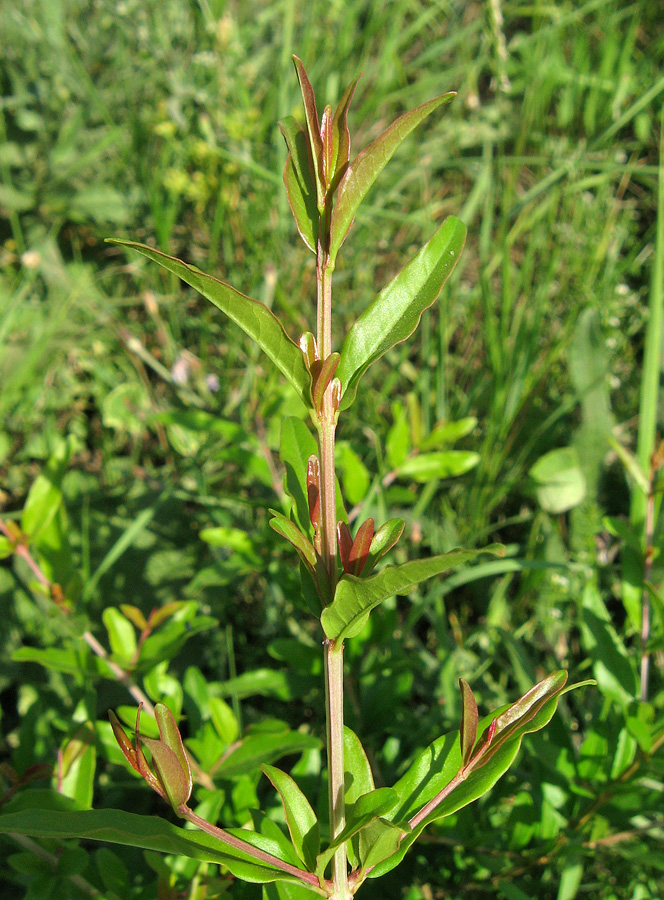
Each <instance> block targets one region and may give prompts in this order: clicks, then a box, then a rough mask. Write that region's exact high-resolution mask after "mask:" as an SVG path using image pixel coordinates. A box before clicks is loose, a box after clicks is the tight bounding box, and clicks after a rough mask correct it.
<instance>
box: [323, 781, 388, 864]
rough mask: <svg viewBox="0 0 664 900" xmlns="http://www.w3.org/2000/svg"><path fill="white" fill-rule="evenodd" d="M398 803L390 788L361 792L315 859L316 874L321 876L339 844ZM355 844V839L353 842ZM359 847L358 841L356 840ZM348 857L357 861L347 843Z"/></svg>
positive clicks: (359, 833)
mask: <svg viewBox="0 0 664 900" xmlns="http://www.w3.org/2000/svg"><path fill="white" fill-rule="evenodd" d="M398 804H399V795H398V794H397V792H396V791H395V790H393V789H392V788H377V789H376V790H374V791H370V792H369V793H368V794H363V795H362V796H361V797H359V798H358V800H357V801H356V802H355V803H354V804H352V805H350V806H348V807H347V817H346V825H345V827H344V829H343V831H342V832H341V834H339V835H337V837H336V838H335V839H334V840H333V841H332V842H331V843H330V845H329V846H328V847H326V848H325V850H324V851H323V852H322V853H321V854H320V855H319V856H318V859H317V860H316V874H317V875H318V876H319V877H321V876H322V875H323V873H324V872H325V867H326V866H327V864H328V863H329V861H330V860H331V859H332V857H333V856H334V852H335V850H336V849H337V847H340V846H341V844H345V843H346V841H350V840H351V839H352V838H354V837H355V836H356V835H360V836H361V835H362V833H363V830H364V829H366V828H367V827H369V826H370V825H371V824H372V823H373V822H375V821H376V819H378V818H379V817H380V816H383V815H387V813H389V812H391V811H392V810H393V809H394V808H395V807H396V806H398ZM353 844H355V841H354V842H353ZM358 847H359V842H358ZM348 857H349V860H350V861H351V863H356V862H359V859H360V856H359V853H358V852H356V851H355V850H354V848H353V847H351V846H350V845H349V847H348Z"/></svg>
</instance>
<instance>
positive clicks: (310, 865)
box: [261, 765, 320, 872]
mask: <svg viewBox="0 0 664 900" xmlns="http://www.w3.org/2000/svg"><path fill="white" fill-rule="evenodd" d="M261 768H262V770H263V772H264V773H265V774H266V775H267V777H268V778H269V779H270V781H271V782H272V784H273V785H274V787H275V789H276V790H277V791H278V792H279V796H280V797H281V802H282V803H283V805H284V812H285V813H286V824H287V825H288V830H289V832H290V836H291V840H292V842H293V846H294V847H295V850H296V851H297V855H298V856H299V857H300V859H301V860H302V862H303V863H304V864H305V866H306V867H307V869H308V870H309V871H310V872H313V871H314V869H315V868H316V857H317V856H318V853H319V852H320V832H319V830H318V819H317V818H316V814H315V813H314V811H313V809H312V808H311V805H310V803H309V801H308V800H307V798H306V797H305V796H304V794H303V793H302V791H301V790H300V788H299V787H298V786H297V784H296V783H295V781H294V780H293V779H292V778H291V777H290V775H287V774H286V773H285V772H281V771H280V770H279V769H275V768H274V766H267V765H263V766H261Z"/></svg>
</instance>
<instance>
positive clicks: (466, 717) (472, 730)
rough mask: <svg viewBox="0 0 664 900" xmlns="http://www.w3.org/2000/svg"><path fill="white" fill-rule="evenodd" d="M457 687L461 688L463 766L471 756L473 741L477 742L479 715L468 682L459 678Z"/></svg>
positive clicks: (460, 730)
mask: <svg viewBox="0 0 664 900" xmlns="http://www.w3.org/2000/svg"><path fill="white" fill-rule="evenodd" d="M459 687H460V688H461V699H462V711H461V727H460V729H459V737H460V741H461V757H462V761H463V764H464V766H465V765H466V764H467V763H468V761H469V760H470V757H471V756H472V753H473V749H474V747H475V741H476V740H477V723H478V721H479V715H478V712H477V703H476V702H475V695H474V694H473V691H472V689H471V687H470V685H469V684H468V682H467V681H464V679H463V678H460V679H459Z"/></svg>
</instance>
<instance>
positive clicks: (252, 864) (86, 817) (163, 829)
mask: <svg viewBox="0 0 664 900" xmlns="http://www.w3.org/2000/svg"><path fill="white" fill-rule="evenodd" d="M0 832H2V833H3V834H8V833H13V834H26V835H30V836H31V837H36V838H42V839H53V838H60V839H70V838H83V839H85V840H92V841H109V842H110V843H112V844H124V845H126V846H129V847H140V848H142V849H144V850H157V851H158V852H161V853H169V854H174V855H176V856H186V857H189V858H191V859H197V860H199V861H200V862H211V863H217V864H218V865H223V866H226V867H227V868H228V869H229V871H230V872H231V873H232V874H233V875H235V876H236V877H237V878H242V879H243V880H244V881H251V882H255V883H259V884H261V883H265V882H268V881H277V880H286V881H290V880H293V876H291V875H288V874H286V873H285V872H282V871H281V870H280V869H275V868H272V867H271V866H269V865H268V864H267V863H263V862H260V863H258V862H256V861H255V860H254V859H253V857H252V856H250V854H249V853H245V852H243V851H241V850H236V849H235V848H233V847H228V846H227V845H225V844H222V843H221V842H220V841H219V840H218V839H217V838H214V837H212V836H211V835H208V834H205V833H204V832H202V831H192V830H189V829H187V830H185V829H184V828H178V827H177V826H175V825H171V824H170V822H167V821H165V820H164V819H158V818H156V817H154V816H138V815H135V814H134V813H128V812H122V811H121V810H118V809H91V810H82V811H75V812H53V811H51V810H48V811H45V810H40V809H34V810H25V811H23V812H18V813H10V814H7V815H2V816H0ZM238 836H239V837H241V838H243V839H244V840H247V838H248V836H249V832H246V831H243V830H241V829H239V834H238Z"/></svg>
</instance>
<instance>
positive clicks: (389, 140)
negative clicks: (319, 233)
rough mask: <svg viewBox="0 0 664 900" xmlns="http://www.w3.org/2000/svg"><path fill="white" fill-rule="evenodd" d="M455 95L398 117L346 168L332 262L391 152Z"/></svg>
mask: <svg viewBox="0 0 664 900" xmlns="http://www.w3.org/2000/svg"><path fill="white" fill-rule="evenodd" d="M298 74H299V73H298ZM454 96H456V95H455V94H454V92H451V93H448V94H442V95H441V96H440V97H434V99H433V100H429V101H427V102H426V103H423V104H422V105H421V106H418V107H417V108H416V109H413V110H411V111H410V112H407V113H405V115H403V116H400V117H399V118H398V119H397V120H396V121H395V122H393V123H392V124H391V125H390V126H389V128H386V129H385V131H384V132H383V133H382V134H381V135H379V136H378V137H377V138H376V140H375V141H373V142H372V143H371V144H369V145H368V147H365V148H364V150H362V151H361V152H360V153H359V154H358V155H357V156H356V157H355V159H354V160H353V162H352V163H351V164H350V165H349V167H348V168H347V169H346V172H345V174H344V176H343V178H342V179H341V181H340V183H339V189H338V194H337V199H336V203H335V205H334V209H333V210H332V219H331V223H330V259H331V261H332V263H334V261H335V260H336V257H337V253H338V252H339V248H340V247H341V245H342V244H343V242H344V240H345V239H346V235H347V234H348V232H349V230H350V227H351V225H352V224H353V219H354V217H355V213H356V212H357V210H358V207H359V205H360V203H361V202H362V200H364V198H365V196H366V195H367V192H368V191H369V189H370V188H371V186H372V184H373V183H374V181H375V180H376V178H377V177H378V176H379V175H380V173H381V172H382V170H383V169H384V168H385V166H386V165H387V163H388V162H389V161H390V159H391V158H392V156H393V155H394V152H395V151H396V150H397V148H398V147H399V146H400V144H401V143H402V142H403V141H404V140H405V139H406V138H407V137H408V135H409V134H410V133H411V131H412V130H413V129H414V128H416V127H417V126H418V125H419V124H420V122H422V121H423V120H424V119H426V117H427V116H428V115H430V113H432V112H433V111H434V110H435V109H438V107H439V106H442V104H443V103H449V102H450V100H452V98H453V97H454Z"/></svg>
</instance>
